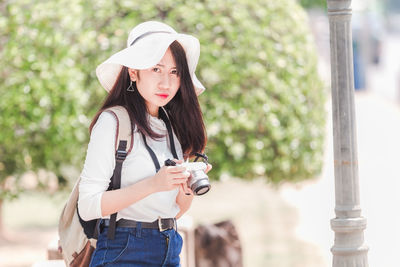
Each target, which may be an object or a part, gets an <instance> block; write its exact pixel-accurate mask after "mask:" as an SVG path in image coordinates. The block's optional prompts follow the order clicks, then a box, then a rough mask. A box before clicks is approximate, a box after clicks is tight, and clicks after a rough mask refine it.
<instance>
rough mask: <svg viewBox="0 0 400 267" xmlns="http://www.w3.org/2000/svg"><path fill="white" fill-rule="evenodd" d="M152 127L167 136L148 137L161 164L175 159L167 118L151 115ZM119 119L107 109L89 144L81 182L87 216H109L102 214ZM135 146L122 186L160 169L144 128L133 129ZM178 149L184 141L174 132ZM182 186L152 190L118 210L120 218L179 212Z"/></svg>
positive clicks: (125, 166) (125, 165) (81, 211)
mask: <svg viewBox="0 0 400 267" xmlns="http://www.w3.org/2000/svg"><path fill="white" fill-rule="evenodd" d="M148 118H149V122H150V126H151V128H152V129H153V130H154V131H155V132H157V133H159V134H163V135H164V137H162V138H160V139H157V140H154V139H152V138H148V137H146V141H147V144H148V145H149V146H150V147H151V149H152V150H153V151H154V153H155V154H156V155H157V158H158V161H159V163H160V166H161V167H162V166H163V165H164V161H165V160H166V159H173V156H172V153H171V149H170V144H169V143H170V142H169V137H168V134H167V128H166V126H165V123H164V121H162V120H161V119H158V118H155V117H152V116H150V115H148ZM116 127H117V122H116V120H115V118H114V116H113V115H112V114H110V113H108V112H103V113H101V115H100V116H99V118H98V120H97V122H96V124H95V125H94V127H93V129H92V132H91V135H90V141H89V144H88V148H87V153H86V160H85V164H84V166H83V170H82V173H81V181H80V184H79V200H78V209H79V214H80V216H81V217H82V218H83V219H84V220H92V219H97V218H109V216H106V217H102V216H101V198H102V195H103V193H104V192H105V191H106V190H107V188H108V185H109V183H110V178H111V176H112V174H113V172H114V168H115V134H116ZM133 135H134V136H133V148H132V151H131V153H130V154H129V155H128V156H127V157H126V159H125V161H124V163H123V165H122V171H121V188H122V187H126V186H129V185H131V184H134V183H136V182H138V181H140V180H143V179H146V178H149V177H151V176H153V175H154V174H155V173H156V169H155V166H154V163H153V161H152V159H151V157H150V154H149V152H148V151H147V150H146V147H145V145H144V142H143V139H142V138H143V137H142V135H141V133H140V132H138V131H136V130H135V131H134V133H133ZM174 143H175V148H176V153H177V155H178V157H179V158H180V159H182V158H183V156H182V148H181V145H180V143H179V141H178V139H177V138H176V136H175V134H174ZM177 194H178V189H175V190H171V191H163V192H157V193H154V194H151V195H149V196H147V197H145V198H144V199H142V200H140V201H138V202H136V203H134V204H132V205H130V206H129V207H127V208H125V209H123V210H121V211H119V212H118V215H117V220H119V219H120V218H124V219H130V220H136V221H142V222H152V221H155V220H156V219H157V218H158V217H159V216H160V217H161V218H174V217H175V216H176V215H177V214H178V212H179V206H178V205H177V203H176V196H177Z"/></svg>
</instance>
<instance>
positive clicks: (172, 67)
mask: <svg viewBox="0 0 400 267" xmlns="http://www.w3.org/2000/svg"><path fill="white" fill-rule="evenodd" d="M156 66H159V67H163V68H164V67H165V65H163V64H160V63H158V64H157V65H156ZM171 69H176V66H171Z"/></svg>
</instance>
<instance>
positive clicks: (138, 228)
mask: <svg viewBox="0 0 400 267" xmlns="http://www.w3.org/2000/svg"><path fill="white" fill-rule="evenodd" d="M199 55H200V45H199V41H198V40H197V39H196V38H195V37H193V36H190V35H186V34H179V33H177V32H176V31H175V30H174V29H172V28H171V27H170V26H168V25H166V24H163V23H160V22H155V21H149V22H144V23H141V24H139V25H137V26H136V27H135V28H133V29H132V31H131V32H130V34H129V38H128V42H127V48H125V49H123V50H121V51H119V52H118V53H116V54H114V55H113V56H111V57H110V58H109V59H107V60H106V61H105V62H103V63H102V64H100V65H99V66H98V67H97V69H96V74H97V77H98V79H99V81H100V83H101V84H102V86H103V87H104V88H105V89H106V90H107V91H108V92H109V94H108V96H107V98H106V100H105V102H104V104H103V105H102V107H101V108H100V110H99V112H98V113H97V114H96V116H95V117H94V119H93V122H92V124H91V126H90V131H91V135H90V142H89V145H88V150H87V155H86V161H85V164H84V168H83V171H82V173H81V182H80V185H79V201H78V209H79V213H80V216H81V217H82V218H83V219H84V220H92V219H97V218H102V221H101V227H100V229H101V231H100V234H99V238H98V241H97V245H96V250H95V252H94V253H93V255H92V259H91V263H90V266H104V265H107V266H141V267H143V266H179V254H180V251H181V248H182V238H181V237H180V235H179V233H178V232H177V231H176V218H179V217H180V216H181V215H182V214H183V213H185V212H186V211H187V210H188V209H189V207H190V205H191V202H192V199H193V192H191V190H190V188H188V186H187V179H188V173H187V172H185V168H184V167H181V166H163V165H164V161H165V160H166V159H173V158H174V157H173V154H172V152H171V144H170V141H169V140H170V137H169V136H168V131H167V128H166V123H165V122H164V121H163V120H161V119H160V116H161V115H162V114H166V115H167V117H168V118H169V121H170V123H171V125H172V128H173V134H172V135H173V140H174V141H173V142H174V146H175V149H176V154H177V156H178V158H177V159H174V160H175V161H176V162H178V163H182V162H183V160H185V159H188V158H191V157H193V156H194V154H195V153H196V152H202V151H204V148H205V145H206V133H205V127H204V123H203V118H202V113H201V110H200V106H199V103H198V100H197V95H198V94H200V93H202V92H203V91H204V89H205V88H204V86H203V85H202V84H201V83H200V82H199V80H198V79H197V77H196V75H195V73H194V71H195V69H196V65H197V62H198V58H199ZM113 106H123V107H124V108H125V109H126V110H127V111H128V114H129V117H130V120H131V124H132V129H133V132H132V135H133V148H132V150H131V152H130V153H129V154H128V156H127V157H126V159H125V161H124V163H123V166H122V171H121V189H117V190H112V191H106V190H107V188H108V185H109V182H110V177H111V176H112V174H113V170H114V167H115V137H116V136H115V132H116V127H117V122H116V120H115V118H114V117H113V116H112V115H111V114H110V113H109V112H104V110H105V109H107V108H109V107H113ZM146 144H147V145H148V146H149V147H150V148H151V150H152V151H154V154H155V155H156V157H157V161H158V162H159V164H160V166H161V168H160V169H159V171H158V172H156V168H155V166H154V164H153V161H152V158H151V156H150V154H149V152H148V150H147V148H146ZM210 169H211V165H208V167H207V170H206V172H208V171H209V170H210ZM116 212H117V226H116V229H115V238H114V239H108V238H107V231H108V225H109V218H110V214H113V213H116ZM160 218H161V219H160ZM160 222H162V224H163V225H166V226H165V227H166V228H167V229H166V230H165V229H160V228H159V226H160V225H159V224H160Z"/></svg>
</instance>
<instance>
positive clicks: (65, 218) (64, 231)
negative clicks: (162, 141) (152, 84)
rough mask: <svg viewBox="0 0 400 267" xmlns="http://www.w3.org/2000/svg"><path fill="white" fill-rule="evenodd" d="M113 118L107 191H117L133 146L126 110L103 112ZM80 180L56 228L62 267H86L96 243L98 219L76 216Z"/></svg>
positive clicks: (112, 225)
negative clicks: (111, 166) (112, 151)
mask: <svg viewBox="0 0 400 267" xmlns="http://www.w3.org/2000/svg"><path fill="white" fill-rule="evenodd" d="M105 111H106V112H110V113H111V114H112V115H114V117H115V119H116V121H117V129H116V142H115V145H116V149H115V150H116V153H115V160H116V164H115V169H114V174H113V176H112V177H111V181H110V185H109V187H108V189H107V190H114V189H118V188H120V185H121V168H122V163H123V161H124V160H125V158H126V156H127V155H128V154H129V153H130V151H131V150H132V146H133V135H132V126H131V121H130V118H129V115H128V112H127V110H126V109H125V108H124V107H122V106H114V107H111V108H108V109H106V110H105ZM79 182H80V177H79V178H78V180H77V181H76V183H75V185H74V187H73V189H72V192H71V194H70V195H69V197H68V200H67V203H66V204H65V206H64V209H63V211H62V212H61V216H60V219H59V224H58V234H59V241H58V246H59V247H58V249H59V251H60V252H61V254H62V256H63V258H64V261H65V264H66V266H71V267H75V266H89V264H90V259H91V255H92V253H93V251H94V249H95V248H96V241H97V240H96V239H97V234H98V228H99V223H100V219H95V220H92V221H87V222H86V221H83V220H82V219H81V218H80V216H79V213H78V196H79ZM116 217H117V213H114V214H112V215H111V216H110V227H109V229H110V231H109V233H108V238H111V239H113V238H114V231H115V222H116Z"/></svg>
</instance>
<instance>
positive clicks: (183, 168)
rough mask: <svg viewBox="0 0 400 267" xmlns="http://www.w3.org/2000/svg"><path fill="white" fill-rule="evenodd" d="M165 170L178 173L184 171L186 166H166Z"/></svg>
mask: <svg viewBox="0 0 400 267" xmlns="http://www.w3.org/2000/svg"><path fill="white" fill-rule="evenodd" d="M167 170H168V172H169V173H179V172H184V171H186V168H185V167H180V166H169V167H167Z"/></svg>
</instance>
